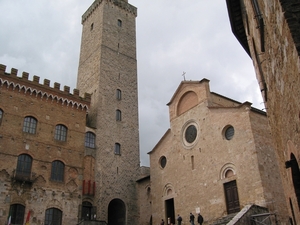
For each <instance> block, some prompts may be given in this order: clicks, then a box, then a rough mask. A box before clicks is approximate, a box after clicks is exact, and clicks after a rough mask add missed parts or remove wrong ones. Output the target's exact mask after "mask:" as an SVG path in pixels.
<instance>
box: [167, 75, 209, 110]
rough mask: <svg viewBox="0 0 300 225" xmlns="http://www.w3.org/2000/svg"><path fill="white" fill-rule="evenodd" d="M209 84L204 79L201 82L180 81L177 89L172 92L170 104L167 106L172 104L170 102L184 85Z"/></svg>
mask: <svg viewBox="0 0 300 225" xmlns="http://www.w3.org/2000/svg"><path fill="white" fill-rule="evenodd" d="M204 81H206V82H209V80H208V79H206V78H203V79H202V80H200V81H192V80H191V81H181V83H180V84H179V86H178V88H177V89H176V91H175V92H174V94H173V96H172V98H171V100H170V102H169V103H168V104H167V105H170V104H171V103H172V101H173V100H174V98H175V96H176V95H177V93H178V92H179V90H180V89H181V87H182V86H183V85H184V84H199V83H202V82H204Z"/></svg>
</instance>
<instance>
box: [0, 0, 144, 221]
mask: <svg viewBox="0 0 300 225" xmlns="http://www.w3.org/2000/svg"><path fill="white" fill-rule="evenodd" d="M136 16H137V9H136V8H135V7H134V6H132V5H130V4H129V3H128V1H127V0H114V1H108V0H107V1H102V0H95V1H94V2H93V4H92V5H91V6H90V7H89V9H88V10H87V11H86V12H85V13H84V14H83V16H82V25H83V30H82V43H81V51H80V61H79V68H78V77H77V78H78V80H77V89H76V90H75V91H74V93H73V94H70V93H69V88H68V87H65V88H64V90H63V91H61V90H59V88H60V85H59V84H57V83H55V84H54V88H50V87H49V83H50V81H49V80H45V81H44V84H39V78H38V77H37V76H34V79H33V81H29V80H28V73H23V74H22V76H21V77H20V76H17V70H16V69H13V70H12V71H11V73H8V72H6V71H5V69H6V68H5V66H4V65H1V67H0V84H1V86H0V88H1V89H0V90H1V95H0V121H1V125H0V137H1V142H0V155H1V158H2V160H3V162H2V163H1V164H0V180H1V183H0V190H1V197H0V200H1V202H4V204H1V205H0V223H1V224H4V223H6V221H7V219H8V216H9V213H12V222H13V224H23V222H25V219H26V217H27V215H28V212H30V222H31V224H45V225H50V224H55V225H60V224H70V225H71V224H77V223H79V224H100V223H101V222H99V221H104V222H108V223H109V224H111V225H125V224H132V225H135V224H139V212H140V211H139V206H138V196H139V195H138V191H137V190H138V183H137V180H139V179H141V178H142V177H141V175H140V155H139V133H138V131H139V129H138V93H137V60H136V33H135V18H136ZM78 90H80V93H79V91H78ZM84 93H88V94H84ZM141 171H142V172H143V169H141ZM145 176H146V177H147V176H149V173H148V175H147V170H146V175H145ZM145 193H147V192H146V191H145Z"/></svg>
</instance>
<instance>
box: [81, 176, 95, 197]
mask: <svg viewBox="0 0 300 225" xmlns="http://www.w3.org/2000/svg"><path fill="white" fill-rule="evenodd" d="M95 190H96V183H95V181H91V180H83V184H82V195H85V196H86V195H88V196H94V195H95Z"/></svg>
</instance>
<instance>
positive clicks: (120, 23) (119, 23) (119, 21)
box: [118, 19, 122, 27]
mask: <svg viewBox="0 0 300 225" xmlns="http://www.w3.org/2000/svg"><path fill="white" fill-rule="evenodd" d="M118 26H119V27H122V20H120V19H119V20H118Z"/></svg>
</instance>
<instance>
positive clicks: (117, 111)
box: [116, 109, 122, 121]
mask: <svg viewBox="0 0 300 225" xmlns="http://www.w3.org/2000/svg"><path fill="white" fill-rule="evenodd" d="M116 120H117V121H121V120H122V112H121V110H118V109H117V110H116Z"/></svg>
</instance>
